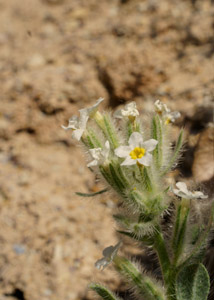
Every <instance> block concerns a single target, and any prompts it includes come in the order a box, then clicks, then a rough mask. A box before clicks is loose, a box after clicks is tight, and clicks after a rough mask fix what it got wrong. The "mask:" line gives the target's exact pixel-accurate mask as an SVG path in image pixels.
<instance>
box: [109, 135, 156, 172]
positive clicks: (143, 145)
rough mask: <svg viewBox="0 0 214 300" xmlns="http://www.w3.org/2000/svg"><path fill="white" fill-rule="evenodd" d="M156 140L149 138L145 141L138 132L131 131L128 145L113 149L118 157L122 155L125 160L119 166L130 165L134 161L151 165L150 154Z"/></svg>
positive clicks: (134, 162)
mask: <svg viewBox="0 0 214 300" xmlns="http://www.w3.org/2000/svg"><path fill="white" fill-rule="evenodd" d="M157 143H158V141H156V140H154V139H151V140H148V141H146V142H144V141H143V137H142V135H141V134H140V133H139V132H133V133H132V134H131V136H130V138H129V141H128V144H129V146H120V147H118V148H117V149H115V154H116V155H117V156H118V157H122V158H123V157H124V158H125V160H124V162H123V163H122V164H121V166H131V165H134V164H136V163H140V164H141V165H144V166H146V167H148V166H150V165H151V162H152V154H151V153H149V152H151V151H153V150H154V149H155V147H156V145H157Z"/></svg>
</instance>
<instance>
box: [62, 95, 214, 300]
mask: <svg viewBox="0 0 214 300" xmlns="http://www.w3.org/2000/svg"><path fill="white" fill-rule="evenodd" d="M102 101H103V98H100V99H98V101H97V102H96V103H95V104H94V105H93V106H92V107H89V108H85V109H80V110H79V117H77V116H73V117H72V118H71V119H70V120H69V124H68V126H67V127H65V126H62V127H63V128H64V129H65V130H71V131H72V137H73V138H74V139H76V140H78V141H80V142H81V143H82V144H83V146H84V147H85V148H86V150H87V154H88V156H89V162H88V164H87V166H88V167H89V168H90V170H92V171H93V172H96V173H97V174H98V176H99V177H100V178H101V179H103V182H104V184H105V185H107V186H106V187H105V188H104V189H103V190H101V191H99V192H96V193H93V194H84V193H77V194H79V195H81V196H85V197H89V196H95V195H97V194H102V193H104V192H106V191H107V190H109V189H112V191H114V194H116V196H117V198H118V201H119V205H118V214H117V215H114V218H115V220H116V222H117V223H118V225H119V227H120V230H119V231H118V232H119V233H120V234H124V235H125V236H128V237H129V238H132V239H134V240H138V242H140V243H142V245H143V246H147V247H149V248H152V249H153V250H154V251H155V252H156V253H157V257H158V259H159V264H160V270H161V272H162V280H161V281H160V284H157V281H156V280H154V278H152V276H150V275H147V274H146V273H145V272H142V271H141V268H139V267H138V265H137V264H136V263H132V262H131V261H130V260H128V259H126V258H124V257H122V256H120V255H119V254H118V250H119V248H120V246H121V242H119V243H117V244H116V245H115V246H109V247H107V248H105V249H104V250H103V257H102V258H101V259H99V260H98V261H97V262H96V263H95V267H96V268H98V269H99V270H103V269H105V268H106V267H107V266H108V265H109V264H110V263H113V264H114V267H115V269H116V270H117V271H118V272H119V273H120V274H121V275H122V276H123V277H124V278H125V280H127V281H128V282H129V283H130V284H131V286H133V287H134V290H135V291H136V293H138V295H139V296H140V297H141V298H143V299H161V300H163V299H167V300H172V299H173V300H178V299H187V298H188V299H189V298H191V299H193V298H192V297H191V295H190V292H191V291H193V289H195V288H196V285H197V291H199V290H202V293H201V295H202V297H199V298H200V299H205V298H207V297H206V296H204V295H205V294H206V295H208V287H209V281H208V274H207V273H206V269H205V268H204V267H203V265H202V264H201V261H202V260H201V257H202V254H203V253H204V250H205V244H206V239H207V237H208V234H207V233H208V231H209V229H210V227H209V226H211V224H212V220H213V219H212V215H211V217H210V220H209V222H207V224H206V221H207V218H206V217H205V218H204V217H202V218H199V219H200V220H198V222H197V224H196V223H195V222H194V224H193V220H194V218H195V217H194V216H193V214H192V213H193V211H194V209H191V208H192V207H191V206H192V205H196V207H200V205H201V204H203V202H204V201H196V199H205V198H207V196H206V195H204V194H203V193H202V192H200V191H190V190H188V188H187V185H186V184H185V183H184V182H177V183H176V187H170V186H169V185H168V183H167V180H165V177H166V174H167V173H168V172H169V171H170V170H171V169H172V167H173V166H174V165H176V162H177V160H178V158H179V153H180V150H181V148H182V143H183V131H182V130H181V132H180V134H179V136H178V139H177V142H176V144H175V147H174V148H173V149H172V148H171V147H170V145H171V142H172V141H170V136H171V135H170V128H171V125H170V124H171V123H172V122H174V121H175V120H176V119H177V118H179V117H180V113H179V112H171V110H170V109H169V108H168V107H167V105H166V104H164V103H162V102H161V101H160V100H157V101H156V102H155V103H154V111H153V115H152V116H151V119H150V123H149V124H148V123H147V124H144V122H143V120H142V119H141V116H140V113H139V111H138V109H137V105H136V103H135V102H131V103H129V104H127V105H125V107H124V108H122V109H120V110H118V111H116V112H115V113H114V114H113V115H112V114H111V113H108V112H104V113H101V112H99V111H98V108H99V105H100V104H101V103H102ZM172 192H173V193H172ZM169 208H170V209H169ZM173 210H174V211H173ZM171 211H173V217H172V218H169V220H168V221H167V222H169V223H170V224H169V226H168V227H169V228H171V229H172V230H171V229H170V230H169V232H168V233H167V234H166V220H165V219H164V218H165V216H166V214H168V213H170V212H171ZM211 211H213V210H211ZM197 214H198V216H199V215H200V209H197ZM193 262H194V264H193V265H192V263H193ZM191 272H197V273H198V274H196V273H195V274H191ZM199 273H200V274H199ZM193 275H194V276H193ZM136 278H137V280H136ZM189 278H190V279H191V278H194V280H192V283H191V280H189ZM195 278H196V279H195ZM197 278H199V279H200V280H198V282H196V281H197ZM201 278H203V280H202V279H201ZM204 282H205V284H204ZM186 283H187V284H186ZM163 284H164V288H162V285H163ZM185 285H186V286H185ZM190 285H192V286H191V288H190ZM91 288H92V289H93V290H95V291H96V292H97V293H98V294H99V295H100V296H101V297H102V298H103V299H112V300H118V298H117V297H116V296H115V295H114V294H113V293H111V292H110V291H108V289H106V288H105V287H103V286H101V285H99V284H92V285H91ZM193 294H194V296H193V297H194V299H195V295H196V293H195V292H194V293H193ZM189 295H190V297H189ZM199 298H197V299H199Z"/></svg>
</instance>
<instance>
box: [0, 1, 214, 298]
mask: <svg viewBox="0 0 214 300" xmlns="http://www.w3.org/2000/svg"><path fill="white" fill-rule="evenodd" d="M0 82H1V94H0V166H1V168H0V228H1V229H0V300H12V299H13V300H14V299H20V300H38V299H40V300H46V299H50V300H55V299H57V300H58V299H60V300H80V299H82V300H83V299H84V300H87V299H94V295H92V294H91V293H90V292H88V290H87V284H88V283H89V282H90V281H92V280H100V281H103V282H105V283H106V284H107V285H109V286H110V287H112V288H113V289H116V288H117V287H118V285H119V284H120V281H119V279H118V278H117V277H116V275H115V274H114V273H113V272H112V270H111V267H110V268H108V269H106V270H105V271H104V272H99V271H97V270H95V268H94V262H95V261H96V260H97V259H98V258H100V257H101V253H102V250H103V248H105V247H106V246H109V245H111V244H114V243H116V241H117V237H116V235H115V232H114V226H115V225H114V223H113V221H112V218H111V214H112V211H113V210H114V208H115V202H114V201H113V200H112V199H111V198H110V197H109V196H108V195H107V196H102V197H99V198H96V199H91V200H88V199H82V198H81V197H77V196H76V195H75V194H74V192H75V191H81V192H90V191H97V190H98V189H99V188H100V187H101V185H100V184H99V183H98V184H97V183H96V182H95V178H94V176H93V175H92V174H91V173H90V172H89V171H88V170H87V168H86V163H85V160H84V152H83V151H82V149H81V147H79V146H78V145H77V143H76V142H75V141H73V140H72V139H71V136H70V133H68V132H64V131H63V130H62V129H61V127H60V126H61V124H64V125H66V124H67V120H68V119H69V118H70V116H71V115H73V114H75V113H77V111H78V109H80V108H82V107H85V106H87V105H90V104H92V103H94V102H95V101H96V100H97V99H98V98H99V97H104V98H105V103H104V104H103V105H102V106H103V107H105V108H107V107H110V108H111V109H114V108H116V107H117V106H118V105H120V104H123V103H126V102H128V101H131V100H135V101H136V102H137V104H138V106H139V108H140V110H141V112H142V113H146V114H147V113H148V112H150V111H151V110H152V103H153V102H154V101H155V100H156V99H158V98H159V99H161V100H162V101H164V102H165V103H167V104H168V105H169V106H170V108H171V109H172V110H179V111H180V112H181V113H182V117H181V118H180V119H179V120H178V122H177V124H176V126H174V130H175V135H176V133H177V132H178V129H179V128H180V127H181V126H185V135H186V150H187V152H186V153H185V154H184V156H183V160H182V163H181V164H180V170H176V171H175V172H174V173H173V174H174V175H175V176H178V173H179V171H181V176H182V177H183V178H184V179H185V180H186V181H187V182H191V181H194V182H197V183H199V185H200V186H201V185H202V183H203V184H204V188H205V189H206V192H207V193H209V195H210V196H211V195H212V193H213V190H212V189H211V187H212V184H211V182H212V181H211V180H212V179H213V174H214V173H213V172H214V171H213V170H214V166H213V161H214V159H213V125H212V124H211V123H212V120H213V116H212V112H213V101H214V2H213V1H208V0H198V1H197V0H192V1H190V0H186V1H185V0H183V1H181V0H174V1H171V0H164V1H158V0H148V1H138V0H129V1H128V0H120V1H119V0H101V1H97V0H64V1H63V0H43V1H42V0H22V1H17V0H7V1H6V0H0ZM127 249H128V250H127ZM124 250H125V249H124ZM125 251H126V253H127V254H129V248H126V250H125ZM130 251H131V250H130ZM132 253H133V249H132Z"/></svg>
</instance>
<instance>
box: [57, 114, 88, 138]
mask: <svg viewBox="0 0 214 300" xmlns="http://www.w3.org/2000/svg"><path fill="white" fill-rule="evenodd" d="M88 118H89V116H88V115H87V114H86V112H85V111H82V110H80V117H79V118H78V117H77V116H73V117H71V118H70V120H69V123H68V126H67V127H66V126H63V125H62V128H63V129H65V130H68V129H72V130H73V133H72V137H73V138H74V139H76V140H78V141H79V140H80V139H81V137H82V135H83V133H84V131H85V129H86V124H87V122H88Z"/></svg>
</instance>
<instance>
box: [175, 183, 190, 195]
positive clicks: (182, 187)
mask: <svg viewBox="0 0 214 300" xmlns="http://www.w3.org/2000/svg"><path fill="white" fill-rule="evenodd" d="M176 186H177V188H178V189H179V190H180V191H181V192H183V193H184V194H187V195H188V194H189V191H188V189H187V185H186V183H185V182H181V181H179V182H177V183H176Z"/></svg>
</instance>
